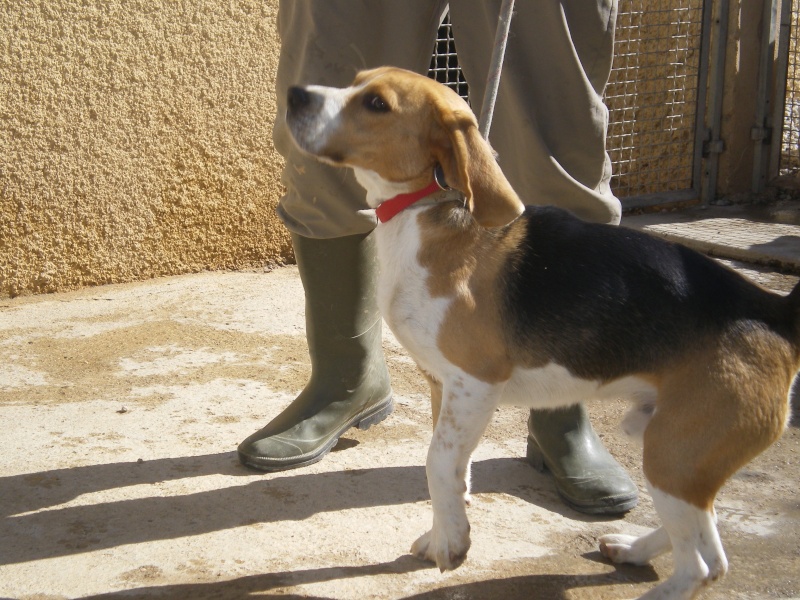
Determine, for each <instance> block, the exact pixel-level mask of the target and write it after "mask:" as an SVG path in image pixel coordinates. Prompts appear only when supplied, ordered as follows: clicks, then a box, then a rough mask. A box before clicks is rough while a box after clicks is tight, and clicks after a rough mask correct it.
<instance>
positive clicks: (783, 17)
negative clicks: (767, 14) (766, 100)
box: [767, 0, 792, 179]
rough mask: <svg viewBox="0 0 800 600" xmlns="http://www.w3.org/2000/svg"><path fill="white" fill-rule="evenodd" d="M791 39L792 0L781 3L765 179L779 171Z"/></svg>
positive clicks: (775, 175)
mask: <svg viewBox="0 0 800 600" xmlns="http://www.w3.org/2000/svg"><path fill="white" fill-rule="evenodd" d="M791 37H792V0H782V1H781V14H780V31H779V33H778V55H777V57H776V59H775V101H774V103H773V113H772V144H771V146H770V152H769V154H770V156H769V165H768V169H767V178H768V179H772V178H773V177H777V176H778V174H779V171H780V163H781V147H782V145H783V119H784V111H785V110H786V79H787V77H788V75H789V73H788V71H789V42H790V40H791Z"/></svg>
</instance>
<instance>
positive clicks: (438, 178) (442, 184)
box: [433, 164, 453, 191]
mask: <svg viewBox="0 0 800 600" xmlns="http://www.w3.org/2000/svg"><path fill="white" fill-rule="evenodd" d="M433 180H434V181H435V182H436V185H438V186H439V188H441V189H442V190H444V191H448V190H451V189H453V188H451V187H450V186H449V185H447V180H445V178H444V169H442V165H440V164H437V165H436V166H435V167H433Z"/></svg>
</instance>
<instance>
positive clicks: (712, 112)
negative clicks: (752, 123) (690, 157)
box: [700, 0, 730, 203]
mask: <svg viewBox="0 0 800 600" xmlns="http://www.w3.org/2000/svg"><path fill="white" fill-rule="evenodd" d="M706 1H707V2H708V1H710V0H706ZM729 13H730V3H729V1H728V0H719V1H718V2H717V3H715V10H714V18H713V20H712V21H713V29H714V35H713V38H712V40H713V43H714V44H715V45H716V46H715V49H714V54H713V58H712V60H711V75H710V77H709V88H710V90H711V93H710V94H709V98H710V99H709V114H708V126H707V129H706V132H707V134H706V140H707V141H706V145H705V151H704V153H703V154H704V155H705V156H706V161H705V163H706V167H705V173H704V175H705V176H704V177H703V183H702V191H701V193H700V197H701V200H702V202H704V203H709V202H711V201H712V200H714V198H715V197H716V194H717V177H719V155H720V154H721V153H722V152H723V151H724V150H725V142H724V141H723V140H722V138H721V137H720V132H721V129H722V100H723V98H724V95H725V93H724V92H725V89H724V87H725V55H726V54H727V51H728V18H729Z"/></svg>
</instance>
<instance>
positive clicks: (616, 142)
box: [606, 0, 703, 198]
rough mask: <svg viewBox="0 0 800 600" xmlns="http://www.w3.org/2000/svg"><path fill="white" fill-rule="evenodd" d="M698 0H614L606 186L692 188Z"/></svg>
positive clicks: (624, 193)
mask: <svg viewBox="0 0 800 600" xmlns="http://www.w3.org/2000/svg"><path fill="white" fill-rule="evenodd" d="M702 13H703V0H620V3H619V14H618V16H617V30H616V41H615V44H614V65H613V69H612V72H611V77H610V79H609V83H608V87H607V88H606V104H607V106H608V108H609V128H608V142H607V148H608V152H609V155H610V156H611V162H612V165H613V173H614V175H613V177H612V180H611V187H612V189H613V190H614V193H615V194H616V195H617V196H618V197H620V198H624V197H630V196H639V195H643V194H664V193H668V192H674V191H681V190H687V189H691V188H692V187H693V181H692V170H693V166H694V156H693V154H694V141H695V121H696V115H697V91H698V90H697V86H698V81H699V77H698V74H699V64H700V36H701V30H702V16H703V15H702Z"/></svg>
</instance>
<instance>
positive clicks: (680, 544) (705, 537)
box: [642, 483, 728, 600]
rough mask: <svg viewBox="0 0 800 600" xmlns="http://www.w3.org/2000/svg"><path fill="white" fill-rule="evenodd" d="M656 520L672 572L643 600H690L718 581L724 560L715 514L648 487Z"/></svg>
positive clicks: (724, 564)
mask: <svg viewBox="0 0 800 600" xmlns="http://www.w3.org/2000/svg"><path fill="white" fill-rule="evenodd" d="M648 487H649V488H650V493H651V495H652V496H653V504H654V505H655V508H656V511H657V512H658V516H659V517H660V518H661V521H662V522H663V523H664V530H665V531H666V532H667V533H668V534H669V538H670V541H671V543H672V556H673V560H674V563H675V571H674V572H673V574H672V576H671V577H670V578H669V579H667V580H666V581H665V582H664V583H662V584H660V585H658V586H657V587H655V588H654V589H652V590H650V591H649V592H648V593H647V594H645V595H644V596H642V598H643V599H645V600H691V599H692V598H694V597H695V596H696V595H697V593H698V592H699V591H700V589H701V588H703V587H704V586H706V585H708V584H709V583H711V582H713V581H716V580H717V579H719V578H720V577H722V576H723V575H724V574H725V573H726V572H727V570H728V560H727V558H726V557H725V552H724V551H723V549H722V543H721V542H720V539H719V534H718V533H717V527H716V524H715V520H716V517H715V514H714V512H713V511H711V512H708V511H705V510H702V509H700V508H698V507H696V506H694V505H692V504H689V503H688V502H684V501H683V500H681V499H679V498H676V497H674V496H671V495H669V494H667V493H665V492H662V491H661V490H659V489H656V488H654V487H652V486H651V485H650V484H649V483H648Z"/></svg>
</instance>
